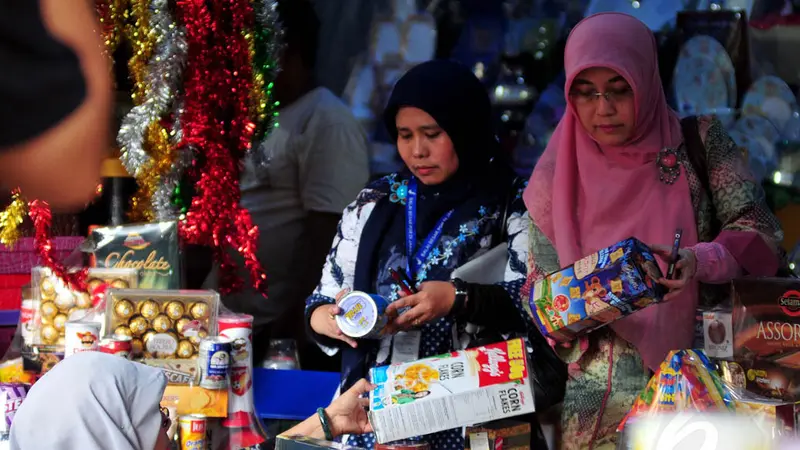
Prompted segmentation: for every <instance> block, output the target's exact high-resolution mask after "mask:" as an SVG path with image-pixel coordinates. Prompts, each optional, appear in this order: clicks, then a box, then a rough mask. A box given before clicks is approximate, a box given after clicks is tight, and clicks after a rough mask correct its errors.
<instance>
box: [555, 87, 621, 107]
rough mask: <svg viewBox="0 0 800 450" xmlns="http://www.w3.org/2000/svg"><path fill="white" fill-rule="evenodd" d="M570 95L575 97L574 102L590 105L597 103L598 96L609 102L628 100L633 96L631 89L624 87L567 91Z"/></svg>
mask: <svg viewBox="0 0 800 450" xmlns="http://www.w3.org/2000/svg"><path fill="white" fill-rule="evenodd" d="M569 95H570V97H572V98H574V99H575V103H576V104H579V105H590V104H594V103H597V101H598V100H599V99H600V97H603V98H605V99H606V101H607V102H609V103H611V104H616V103H617V102H620V101H624V100H628V99H629V98H631V97H633V89H631V88H629V87H626V88H623V89H609V90H607V91H605V92H597V91H589V92H581V91H578V90H575V91H572V92H570V93H569Z"/></svg>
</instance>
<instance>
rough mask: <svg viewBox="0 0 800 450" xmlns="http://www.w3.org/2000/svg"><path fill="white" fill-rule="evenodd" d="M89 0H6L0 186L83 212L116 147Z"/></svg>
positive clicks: (0, 49) (1, 38) (1, 27)
mask: <svg viewBox="0 0 800 450" xmlns="http://www.w3.org/2000/svg"><path fill="white" fill-rule="evenodd" d="M99 25H100V24H99V23H98V21H97V18H96V17H95V11H94V7H93V5H92V4H91V3H89V2H69V1H64V0H30V1H12V2H2V3H1V4H0V67H2V68H3V70H2V71H0V186H2V187H4V188H6V189H9V190H10V189H14V188H16V187H20V188H21V189H22V192H23V193H24V194H25V196H27V197H28V198H29V199H41V200H45V201H47V202H49V203H50V205H51V206H53V207H54V208H58V209H67V210H77V209H81V208H83V207H85V205H86V203H88V202H89V201H90V200H91V199H92V198H94V196H95V190H96V188H97V183H98V180H99V177H100V164H101V162H102V160H103V158H104V157H105V156H107V153H108V152H109V150H110V148H111V139H110V134H111V103H112V102H111V95H112V89H111V76H110V65H109V59H108V58H107V57H106V56H105V55H103V53H102V52H101V51H100V49H101V48H102V45H103V43H102V39H101V37H100V35H99V33H97V32H95V31H94V30H99V28H100V26H99Z"/></svg>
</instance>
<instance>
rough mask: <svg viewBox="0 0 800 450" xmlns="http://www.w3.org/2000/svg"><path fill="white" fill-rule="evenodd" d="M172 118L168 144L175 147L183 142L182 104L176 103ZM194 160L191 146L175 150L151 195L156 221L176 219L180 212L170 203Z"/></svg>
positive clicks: (180, 102)
mask: <svg viewBox="0 0 800 450" xmlns="http://www.w3.org/2000/svg"><path fill="white" fill-rule="evenodd" d="M172 115H173V117H174V118H175V121H174V124H173V126H172V135H171V136H170V143H171V144H172V145H173V146H176V147H177V145H178V144H179V143H180V142H181V141H182V140H183V128H182V127H181V116H182V115H183V102H182V101H178V102H177V106H176V107H175V108H174V110H173V113H172ZM193 160H194V150H193V149H192V148H191V146H185V147H183V148H181V149H180V150H178V149H176V150H175V159H174V160H173V162H172V167H170V170H169V171H168V172H167V173H165V174H162V175H161V180H160V182H159V184H158V188H157V189H156V191H155V192H154V193H153V198H152V205H153V212H154V214H155V218H156V220H157V221H165V220H174V219H176V218H178V215H179V214H180V210H179V209H178V207H177V206H176V205H175V203H174V202H173V201H172V200H173V199H172V197H173V195H174V193H175V188H176V187H178V184H179V183H180V181H181V178H182V177H183V173H184V171H186V168H187V167H189V166H190V165H191V164H192V161H193Z"/></svg>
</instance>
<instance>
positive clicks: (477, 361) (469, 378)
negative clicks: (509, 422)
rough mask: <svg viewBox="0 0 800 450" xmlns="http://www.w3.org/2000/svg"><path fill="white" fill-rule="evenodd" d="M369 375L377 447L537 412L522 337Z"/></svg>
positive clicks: (380, 369) (371, 413)
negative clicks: (374, 386) (371, 386)
mask: <svg viewBox="0 0 800 450" xmlns="http://www.w3.org/2000/svg"><path fill="white" fill-rule="evenodd" d="M370 377H371V381H372V383H374V384H375V385H376V386H377V387H376V388H375V389H374V390H373V391H372V392H370V412H369V416H370V423H371V424H372V427H373V429H374V430H375V436H376V439H377V441H378V443H379V444H384V443H387V442H394V441H397V440H400V439H406V438H410V437H414V436H422V435H426V434H430V433H436V432H438V431H444V430H449V429H452V428H459V427H463V426H468V425H473V424H477V423H483V422H488V421H492V420H497V419H503V418H506V417H513V416H518V415H521V414H528V413H531V412H534V410H535V408H534V404H533V389H532V387H531V386H532V385H531V382H530V380H529V366H528V357H527V352H526V349H525V342H524V341H523V340H522V339H514V340H511V341H508V342H499V343H496V344H491V345H486V346H483V347H477V348H473V349H467V350H463V351H458V352H453V353H449V354H446V355H440V356H435V357H431V358H425V359H421V360H418V361H415V362H411V363H403V364H393V365H391V366H385V367H376V368H374V369H372V370H370Z"/></svg>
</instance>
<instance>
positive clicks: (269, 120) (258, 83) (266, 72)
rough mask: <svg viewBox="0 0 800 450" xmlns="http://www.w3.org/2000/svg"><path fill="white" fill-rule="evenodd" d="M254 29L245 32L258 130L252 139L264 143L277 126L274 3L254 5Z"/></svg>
mask: <svg viewBox="0 0 800 450" xmlns="http://www.w3.org/2000/svg"><path fill="white" fill-rule="evenodd" d="M253 11H254V12H255V28H254V29H253V32H252V34H251V33H247V35H246V37H247V38H248V44H250V45H251V47H252V49H251V53H252V57H253V109H254V111H253V115H254V117H255V119H256V123H257V124H258V127H257V128H256V132H255V135H254V136H255V140H256V141H260V140H263V139H264V138H265V137H266V135H267V133H269V131H270V130H271V129H272V127H273V125H274V124H275V123H276V121H275V118H276V117H277V115H278V113H277V106H278V104H277V102H275V101H273V100H272V88H273V87H274V85H273V82H272V80H274V79H275V77H276V76H277V75H278V71H279V70H280V68H279V66H278V60H279V58H280V54H281V48H282V45H281V42H282V41H283V39H282V37H283V31H282V29H281V27H280V25H279V20H278V10H277V2H275V1H274V0H256V1H254V2H253Z"/></svg>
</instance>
